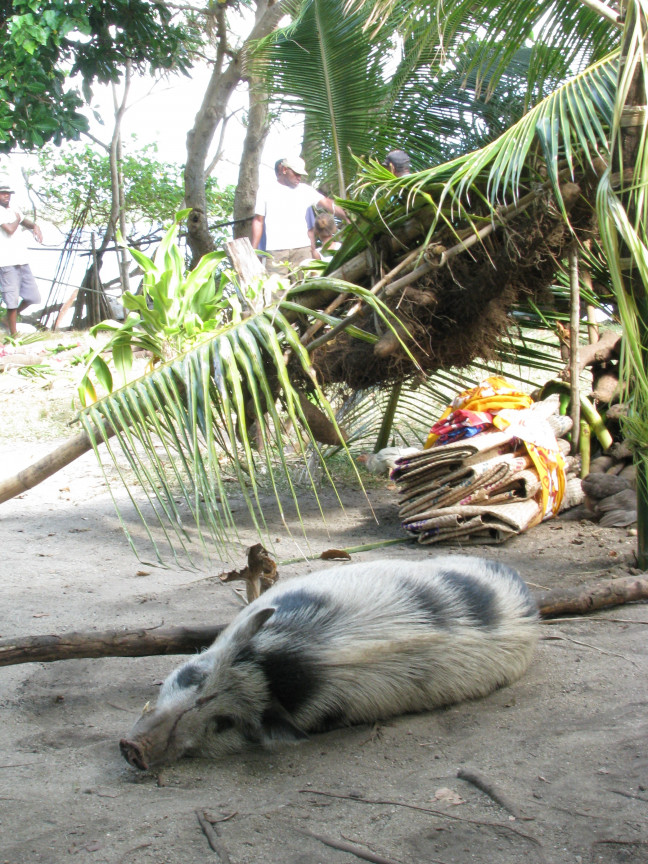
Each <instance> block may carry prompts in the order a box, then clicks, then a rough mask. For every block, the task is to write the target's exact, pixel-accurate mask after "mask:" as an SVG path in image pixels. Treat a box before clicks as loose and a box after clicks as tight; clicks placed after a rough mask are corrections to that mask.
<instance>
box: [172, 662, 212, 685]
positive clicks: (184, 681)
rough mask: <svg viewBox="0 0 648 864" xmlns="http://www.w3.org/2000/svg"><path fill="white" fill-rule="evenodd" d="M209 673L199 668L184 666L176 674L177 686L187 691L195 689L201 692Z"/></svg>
mask: <svg viewBox="0 0 648 864" xmlns="http://www.w3.org/2000/svg"><path fill="white" fill-rule="evenodd" d="M206 677H207V673H206V672H205V671H204V670H202V669H199V668H198V667H197V666H191V665H190V666H184V667H183V668H182V669H180V670H179V671H178V673H177V674H176V680H175V683H176V686H177V687H180V688H181V689H183V690H185V689H186V688H187V687H195V688H196V689H197V690H200V688H201V686H202V685H203V683H204V681H205V678H206Z"/></svg>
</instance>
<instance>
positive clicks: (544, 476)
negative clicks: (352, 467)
mask: <svg viewBox="0 0 648 864" xmlns="http://www.w3.org/2000/svg"><path fill="white" fill-rule="evenodd" d="M491 391H493V393H492V396H491ZM503 392H505V393H506V398H505V399H504V400H502V398H501V397H502V393H503ZM512 393H518V391H515V390H514V388H512V387H511V386H510V385H508V384H506V382H504V381H503V380H502V379H499V378H489V379H487V381H485V382H482V384H481V385H479V387H478V388H475V389H474V390H472V391H466V392H465V393H462V394H459V396H458V397H457V398H456V399H455V400H454V401H453V404H452V406H449V408H448V410H447V411H446V413H445V414H444V415H443V418H442V419H441V421H439V423H437V424H435V426H433V427H432V428H433V433H432V434H431V436H430V439H428V442H427V443H426V448H427V449H424V450H421V451H420V452H419V453H417V454H415V455H413V456H409V457H406V458H403V459H400V460H398V462H397V463H396V467H395V468H394V470H393V471H392V475H391V476H392V479H394V480H395V481H396V482H397V484H398V489H399V508H400V509H399V512H400V517H401V521H402V524H403V527H404V528H405V530H406V531H408V532H410V533H411V534H414V535H416V536H417V537H418V540H419V543H424V544H430V543H438V542H441V541H444V540H454V539H459V538H463V539H465V540H467V541H470V542H472V543H501V542H503V541H504V540H506V539H508V538H509V537H511V536H512V535H514V534H519V533H520V532H522V531H525V530H527V529H528V528H530V527H532V526H533V525H536V524H538V523H539V522H540V521H542V520H543V519H545V518H549V517H551V516H553V515H556V514H557V513H558V511H559V510H560V509H564V507H565V506H570V507H571V506H573V505H574V504H577V503H579V501H578V497H579V496H581V497H582V492H581V489H580V481H579V480H578V478H577V476H576V472H577V470H578V464H577V460H575V459H573V458H571V457H569V456H568V455H567V454H568V452H569V443H568V442H567V441H565V440H564V439H562V437H561V436H563V435H565V434H567V433H568V432H569V430H570V428H571V420H570V419H569V418H568V417H562V416H559V415H558V413H557V411H558V404H557V402H556V401H553V400H548V401H547V402H538V403H533V402H532V400H531V399H530V397H528V396H526V395H525V394H521V396H522V397H524V398H522V399H520V403H521V404H520V407H515V402H514V401H513V400H511V398H510V396H511V394H512ZM484 394H486V396H485V395H484ZM498 397H499V398H498ZM502 401H503V402H504V403H505V404H506V406H507V407H504V408H497V405H498V404H501V403H502ZM475 404H478V405H479V406H480V408H481V409H482V410H480V411H478V412H475V411H470V410H466V406H467V405H468V406H470V405H475ZM457 406H460V407H457ZM484 406H486V407H488V408H489V409H490V410H488V411H486V410H483V409H484ZM471 421H472V424H471ZM435 429H437V430H440V431H442V432H443V431H445V433H447V432H448V430H452V433H451V434H450V438H451V440H447V438H448V435H447V434H446V435H445V439H446V443H441V441H442V440H443V437H444V436H443V435H441V436H439V435H437V434H435V433H434V430H435ZM430 445H431V446H430Z"/></svg>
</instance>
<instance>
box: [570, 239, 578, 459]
mask: <svg viewBox="0 0 648 864" xmlns="http://www.w3.org/2000/svg"><path fill="white" fill-rule="evenodd" d="M569 293H570V307H569V309H570V316H569V318H570V321H569V329H570V334H571V335H570V339H569V382H570V390H571V419H572V439H571V450H572V453H573V454H575V453H578V442H579V439H580V381H579V377H580V370H579V365H578V345H579V342H580V338H579V337H580V285H579V282H578V246H577V245H576V242H574V243H572V244H571V246H570V248H569Z"/></svg>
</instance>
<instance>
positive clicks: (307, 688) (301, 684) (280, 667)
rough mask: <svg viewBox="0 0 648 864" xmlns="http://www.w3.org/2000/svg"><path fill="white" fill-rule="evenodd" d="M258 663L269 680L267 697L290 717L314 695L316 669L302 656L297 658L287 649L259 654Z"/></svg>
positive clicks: (297, 655) (316, 679)
mask: <svg viewBox="0 0 648 864" xmlns="http://www.w3.org/2000/svg"><path fill="white" fill-rule="evenodd" d="M257 662H258V664H259V666H260V667H261V669H263V671H264V673H265V675H266V678H267V679H268V686H269V687H270V693H271V694H272V696H273V697H274V698H275V699H276V700H277V701H278V702H279V704H280V705H282V706H283V708H285V709H286V711H289V712H290V713H291V714H294V713H295V712H296V711H299V709H300V708H301V707H302V705H304V704H306V703H308V702H310V701H311V700H312V699H313V698H314V697H315V695H316V694H317V690H318V687H319V681H318V678H319V675H318V671H317V667H316V666H315V664H314V663H313V662H312V661H311V660H310V659H309V658H308V657H307V656H304V654H303V653H302V654H297V653H296V652H295V651H291V650H290V649H282V648H279V649H274V650H272V649H271V650H268V651H264V652H263V653H259V654H258V655H257Z"/></svg>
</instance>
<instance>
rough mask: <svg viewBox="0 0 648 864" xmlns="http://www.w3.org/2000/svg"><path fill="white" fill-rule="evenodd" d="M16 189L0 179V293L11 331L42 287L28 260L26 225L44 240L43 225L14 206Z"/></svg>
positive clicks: (33, 301)
mask: <svg viewBox="0 0 648 864" xmlns="http://www.w3.org/2000/svg"><path fill="white" fill-rule="evenodd" d="M13 191H14V190H13V189H12V188H11V187H10V186H9V184H8V183H6V182H2V181H0V293H1V294H2V298H3V300H4V302H5V304H6V306H7V324H8V325H9V333H10V334H11V335H12V336H14V335H15V334H16V332H17V326H16V324H17V320H18V313H19V312H22V311H23V310H24V309H26V308H27V307H28V306H31V305H32V303H38V302H39V300H40V299H41V298H40V291H39V290H38V285H37V284H36V280H35V279H34V274H33V273H32V271H31V267H30V266H29V264H28V263H27V244H26V243H25V239H24V237H25V232H24V231H23V230H22V228H26V229H27V230H28V231H31V232H32V233H33V235H34V239H35V240H37V241H38V242H39V243H42V242H43V234H42V232H41V229H40V228H39V227H38V225H36V223H35V222H33V221H32V220H31V219H28V218H27V217H26V216H23V214H22V213H21V212H20V211H19V210H15V209H12V208H11V207H10V206H9V205H10V203H11V196H12V195H13Z"/></svg>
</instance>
